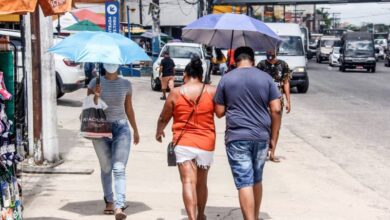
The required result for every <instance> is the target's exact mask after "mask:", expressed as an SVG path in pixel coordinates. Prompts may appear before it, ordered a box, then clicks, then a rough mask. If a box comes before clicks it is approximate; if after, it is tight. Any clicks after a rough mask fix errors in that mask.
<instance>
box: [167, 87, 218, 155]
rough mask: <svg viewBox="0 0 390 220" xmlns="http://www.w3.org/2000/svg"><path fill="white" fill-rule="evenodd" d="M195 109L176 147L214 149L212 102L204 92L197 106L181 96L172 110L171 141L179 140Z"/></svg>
mask: <svg viewBox="0 0 390 220" xmlns="http://www.w3.org/2000/svg"><path fill="white" fill-rule="evenodd" d="M193 108H195V112H194V113H193V115H192V117H191V119H190V120H189V122H188V124H187V127H186V128H185V130H184V132H183V136H182V137H181V139H180V141H179V143H178V145H180V146H186V147H194V148H199V149H201V150H206V151H214V149H215V124H214V102H213V98H212V97H211V95H210V94H209V93H208V92H207V91H204V92H203V94H202V96H201V98H200V100H199V103H198V105H197V106H196V107H195V103H194V101H192V100H190V99H189V98H188V97H186V96H185V95H184V94H181V95H180V97H179V98H178V100H177V101H176V103H175V107H174V110H173V125H172V131H173V141H174V142H176V140H177V139H178V138H179V136H180V134H181V132H182V130H183V128H184V126H185V124H186V122H187V120H188V118H189V116H190V114H191V111H192V109H193Z"/></svg>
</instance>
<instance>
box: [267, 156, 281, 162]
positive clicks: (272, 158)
mask: <svg viewBox="0 0 390 220" xmlns="http://www.w3.org/2000/svg"><path fill="white" fill-rule="evenodd" d="M269 160H270V161H272V162H274V163H280V160H279V159H278V158H276V157H269Z"/></svg>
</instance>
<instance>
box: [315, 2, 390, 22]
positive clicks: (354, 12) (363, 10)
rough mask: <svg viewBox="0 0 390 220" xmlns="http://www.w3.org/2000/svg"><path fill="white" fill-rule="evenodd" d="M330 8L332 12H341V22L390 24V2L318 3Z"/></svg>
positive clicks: (319, 6)
mask: <svg viewBox="0 0 390 220" xmlns="http://www.w3.org/2000/svg"><path fill="white" fill-rule="evenodd" d="M321 7H326V8H329V9H328V11H329V12H330V13H341V14H340V15H339V17H340V18H341V22H348V23H350V24H354V25H361V24H362V23H363V22H368V23H384V24H390V3H359V4H333V5H317V8H321Z"/></svg>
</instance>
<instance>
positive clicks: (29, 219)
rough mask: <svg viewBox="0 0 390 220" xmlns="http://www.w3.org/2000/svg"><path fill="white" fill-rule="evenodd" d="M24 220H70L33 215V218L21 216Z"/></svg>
mask: <svg viewBox="0 0 390 220" xmlns="http://www.w3.org/2000/svg"><path fill="white" fill-rule="evenodd" d="M23 219H24V220H70V219H65V218H53V217H35V218H23Z"/></svg>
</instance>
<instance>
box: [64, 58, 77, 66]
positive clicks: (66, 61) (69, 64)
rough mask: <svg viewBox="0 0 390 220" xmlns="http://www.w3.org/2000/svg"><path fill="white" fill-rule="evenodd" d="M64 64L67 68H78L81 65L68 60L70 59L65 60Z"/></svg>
mask: <svg viewBox="0 0 390 220" xmlns="http://www.w3.org/2000/svg"><path fill="white" fill-rule="evenodd" d="M64 63H65V65H67V66H78V65H79V63H76V62H74V61H71V60H68V59H64Z"/></svg>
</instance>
